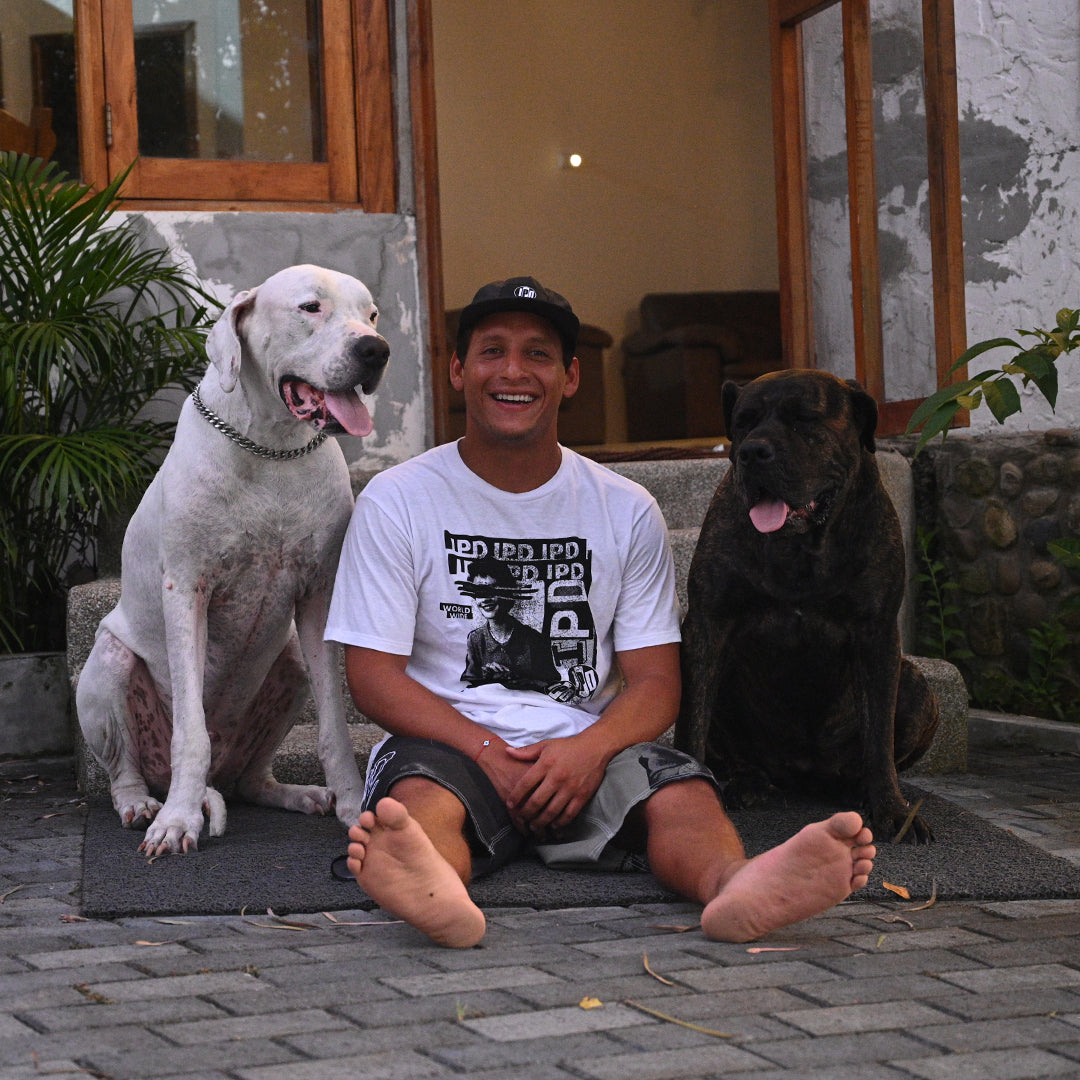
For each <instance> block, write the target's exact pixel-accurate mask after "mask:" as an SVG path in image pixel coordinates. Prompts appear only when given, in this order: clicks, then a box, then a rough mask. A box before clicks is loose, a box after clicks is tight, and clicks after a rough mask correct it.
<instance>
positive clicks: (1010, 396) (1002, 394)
mask: <svg viewBox="0 0 1080 1080" xmlns="http://www.w3.org/2000/svg"><path fill="white" fill-rule="evenodd" d="M983 393H984V395H985V396H986V404H987V407H988V408H989V409H990V412H991V413H993V414H994V419H995V420H996V421H997V422H998V423H999V424H1004V423H1005V420H1006V418H1007V417H1010V416H1012V415H1013V413H1018V412H1019V411H1020V392H1019V391H1018V390H1017V389H1016V386H1015V385H1014V384H1013V382H1012V380H1011V379H996V380H994V381H993V382H988V383H986V385H985V386H984V387H983Z"/></svg>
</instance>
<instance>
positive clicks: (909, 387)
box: [870, 0, 937, 401]
mask: <svg viewBox="0 0 1080 1080" xmlns="http://www.w3.org/2000/svg"><path fill="white" fill-rule="evenodd" d="M870 44H871V49H872V55H873V70H874V152H875V158H876V170H877V189H878V252H879V260H880V266H881V318H882V345H883V349H884V360H885V398H886V400H887V401H902V400H904V399H908V398H915V397H926V396H927V395H928V394H932V393H933V392H934V390H936V389H937V367H936V362H935V343H934V280H933V268H932V266H931V253H930V213H929V190H930V178H929V165H928V161H927V150H926V92H925V86H924V74H923V71H924V69H923V32H922V5H921V3H920V0H872V2H871V4H870Z"/></svg>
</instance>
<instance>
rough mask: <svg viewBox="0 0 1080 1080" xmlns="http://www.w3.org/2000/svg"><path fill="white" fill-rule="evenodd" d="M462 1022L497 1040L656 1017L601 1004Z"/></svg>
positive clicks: (592, 1028) (629, 1024) (648, 1021)
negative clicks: (597, 1007) (591, 1006)
mask: <svg viewBox="0 0 1080 1080" xmlns="http://www.w3.org/2000/svg"><path fill="white" fill-rule="evenodd" d="M464 1023H465V1026H466V1027H468V1028H470V1029H471V1030H472V1031H475V1032H476V1033H477V1034H479V1035H483V1036H485V1037H486V1038H488V1039H495V1040H496V1041H498V1042H511V1041H515V1040H518V1039H541V1038H544V1039H550V1038H560V1037H561V1036H564V1035H577V1034H579V1033H580V1032H583V1031H605V1030H607V1029H609V1028H620V1027H633V1026H635V1025H638V1024H655V1023H656V1021H655V1020H654V1019H652V1018H651V1017H649V1016H646V1015H645V1014H644V1013H641V1012H638V1011H637V1010H636V1009H630V1008H627V1007H626V1006H623V1005H605V1006H603V1007H602V1008H599V1009H582V1008H580V1007H577V1006H574V1007H570V1008H565V1009H545V1010H543V1011H542V1012H527V1013H509V1014H506V1015H503V1016H487V1017H483V1018H481V1019H479V1020H466V1021H464Z"/></svg>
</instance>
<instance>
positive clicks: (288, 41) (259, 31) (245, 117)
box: [134, 0, 325, 162]
mask: <svg viewBox="0 0 1080 1080" xmlns="http://www.w3.org/2000/svg"><path fill="white" fill-rule="evenodd" d="M134 17H135V68H136V91H137V96H138V123H139V153H140V154H144V155H147V156H149V157H176V158H202V159H217V160H242V161H290V162H313V161H324V160H325V153H324V149H323V134H322V90H321V66H320V59H319V57H320V41H319V4H318V2H317V0H306V2H305V0H272V2H271V0H135V2H134Z"/></svg>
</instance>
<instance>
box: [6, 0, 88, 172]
mask: <svg viewBox="0 0 1080 1080" xmlns="http://www.w3.org/2000/svg"><path fill="white" fill-rule="evenodd" d="M0 22H2V31H3V32H2V33H0V108H3V109H4V111H5V112H8V113H10V114H11V115H12V116H14V118H15V120H16V121H18V122H19V123H20V124H25V125H27V127H28V128H31V127H34V126H36V123H37V122H40V120H41V119H42V116H43V114H42V113H41V112H40V110H41V109H43V108H44V109H51V110H52V116H51V120H50V124H49V126H51V128H52V131H53V132H54V133H55V135H56V146H55V149H54V150H53V151H52V154H51V158H52V160H54V161H56V162H58V163H59V164H60V166H61V167H62V168H63V169H64V170H65V171H66V172H68V173H69V174H70V175H72V176H76V177H77V176H78V175H79V129H78V122H77V116H78V114H77V111H76V100H75V36H74V33H73V29H74V21H73V17H72V10H71V2H70V0H68V2H67V3H63V2H54V3H50V4H7V5H5V6H4V9H3V19H2V20H0ZM12 138H13V139H14V136H13V137H12ZM11 148H12V149H15V148H16V147H15V145H14V141H13V142H12V147H11ZM17 148H18V149H23V148H24V147H23V145H19V146H18V147H17ZM28 152H30V151H28ZM39 156H40V155H39Z"/></svg>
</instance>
